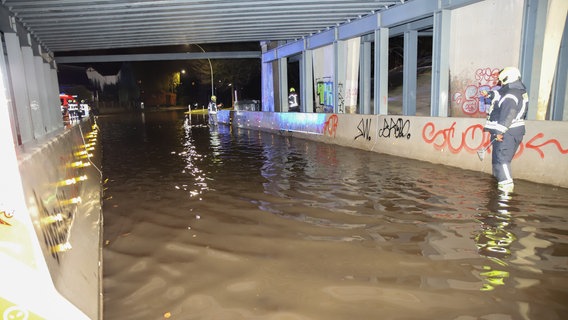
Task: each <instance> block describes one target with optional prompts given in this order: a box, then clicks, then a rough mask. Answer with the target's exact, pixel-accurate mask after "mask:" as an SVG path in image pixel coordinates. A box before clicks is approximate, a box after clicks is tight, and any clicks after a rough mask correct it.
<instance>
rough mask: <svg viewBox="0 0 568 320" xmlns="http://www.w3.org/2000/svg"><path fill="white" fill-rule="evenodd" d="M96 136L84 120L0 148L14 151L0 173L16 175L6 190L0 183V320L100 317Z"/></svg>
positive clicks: (97, 153)
mask: <svg viewBox="0 0 568 320" xmlns="http://www.w3.org/2000/svg"><path fill="white" fill-rule="evenodd" d="M96 133H97V130H96V128H93V127H92V126H91V123H90V121H86V122H83V123H81V124H78V125H75V126H73V127H70V128H67V129H61V130H59V131H56V132H54V133H52V134H50V135H47V136H45V137H44V138H42V139H40V140H37V141H34V142H33V143H27V144H24V145H21V146H19V147H16V148H14V146H13V145H12V146H11V147H6V148H3V149H2V150H5V151H6V152H7V154H8V155H10V153H11V152H10V150H15V152H14V154H15V157H13V158H14V159H17V167H15V165H16V164H15V161H14V165H12V166H14V168H6V167H4V168H2V170H6V172H13V173H14V174H15V175H18V176H17V177H16V176H14V177H11V178H9V177H6V178H7V179H9V181H10V185H5V186H1V187H2V191H3V192H2V196H0V204H1V205H2V213H0V220H1V221H0V222H1V223H0V265H2V267H3V269H4V272H5V276H4V277H3V280H2V285H1V286H0V315H3V316H4V318H3V319H12V318H13V317H15V316H16V315H18V319H19V317H20V316H21V315H26V317H25V318H26V319H102V254H101V253H102V246H101V240H102V212H101V197H102V194H101V177H102V176H101V172H100V171H99V169H98V168H99V167H100V166H99V163H100V152H97V149H96ZM87 154H91V156H90V157H88V156H87ZM3 165H5V164H3ZM95 165H96V167H95ZM3 176H4V175H3ZM8 193H11V195H8ZM22 319H23V318H22Z"/></svg>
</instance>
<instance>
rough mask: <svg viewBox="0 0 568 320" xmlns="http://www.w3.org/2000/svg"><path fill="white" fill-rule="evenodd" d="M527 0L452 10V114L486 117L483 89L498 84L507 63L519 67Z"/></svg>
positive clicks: (491, 0) (493, 0)
mask: <svg viewBox="0 0 568 320" xmlns="http://www.w3.org/2000/svg"><path fill="white" fill-rule="evenodd" d="M523 9H524V0H508V1H499V0H486V1H481V2H477V3H474V4H471V5H468V6H464V7H461V8H457V9H454V10H451V27H450V30H451V33H450V50H449V56H450V61H449V62H450V93H451V99H450V114H451V116H454V117H482V118H485V106H484V105H483V104H481V103H479V99H478V97H479V96H480V93H479V92H480V91H481V90H487V89H490V88H492V87H494V86H496V85H497V81H498V79H497V76H498V73H499V71H500V70H501V69H503V68H505V67H509V66H512V67H518V66H519V62H520V61H519V57H520V52H521V50H520V49H521V32H522V30H523V24H522V23H523Z"/></svg>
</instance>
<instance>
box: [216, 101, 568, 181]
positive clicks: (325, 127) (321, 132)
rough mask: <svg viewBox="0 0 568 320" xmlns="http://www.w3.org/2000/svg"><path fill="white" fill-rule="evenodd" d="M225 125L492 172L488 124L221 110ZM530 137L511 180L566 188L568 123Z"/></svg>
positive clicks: (549, 125)
mask: <svg viewBox="0 0 568 320" xmlns="http://www.w3.org/2000/svg"><path fill="white" fill-rule="evenodd" d="M218 119H219V121H220V122H222V123H227V124H229V123H230V124H231V125H233V126H236V127H239V128H247V129H255V130H270V131H279V132H281V133H283V134H287V135H291V136H295V137H300V138H306V139H311V140H316V141H321V142H325V143H332V144H338V145H342V146H347V147H353V148H358V149H363V150H368V151H373V152H379V153H386V154H390V155H395V156H400V157H405V158H411V159H417V160H422V161H428V162H432V163H437V164H443V165H448V166H453V167H458V168H462V169H469V170H476V171H483V172H486V173H489V174H490V173H491V148H489V149H488V150H487V153H486V155H485V159H484V160H483V161H480V159H479V157H478V155H477V150H478V149H480V148H481V147H483V146H486V145H488V144H489V143H490V138H489V134H488V133H484V132H483V124H484V122H485V120H484V119H479V118H440V117H408V116H384V115H358V114H329V113H327V114H326V113H277V112H251V111H220V112H219V115H218ZM526 127H527V134H526V135H525V138H524V140H523V143H522V144H521V147H520V148H519V150H518V152H517V155H516V156H515V159H514V160H513V163H512V170H513V176H514V177H515V178H516V179H523V180H528V181H533V182H537V183H544V184H550V185H555V186H560V187H564V188H568V174H566V172H568V123H566V122H559V121H527V125H526Z"/></svg>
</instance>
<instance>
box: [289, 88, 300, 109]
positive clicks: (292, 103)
mask: <svg viewBox="0 0 568 320" xmlns="http://www.w3.org/2000/svg"><path fill="white" fill-rule="evenodd" d="M288 111H289V112H300V104H299V103H298V94H297V93H296V89H294V88H290V94H289V95H288Z"/></svg>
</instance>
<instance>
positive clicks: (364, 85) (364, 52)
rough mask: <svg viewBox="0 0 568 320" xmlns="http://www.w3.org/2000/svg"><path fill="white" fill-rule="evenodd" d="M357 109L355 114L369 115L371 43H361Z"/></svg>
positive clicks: (364, 40)
mask: <svg viewBox="0 0 568 320" xmlns="http://www.w3.org/2000/svg"><path fill="white" fill-rule="evenodd" d="M359 70H360V72H359V75H360V76H359V83H360V85H359V108H358V110H357V113H360V114H371V42H370V41H368V40H367V39H363V41H362V42H361V58H360V61H359Z"/></svg>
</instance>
